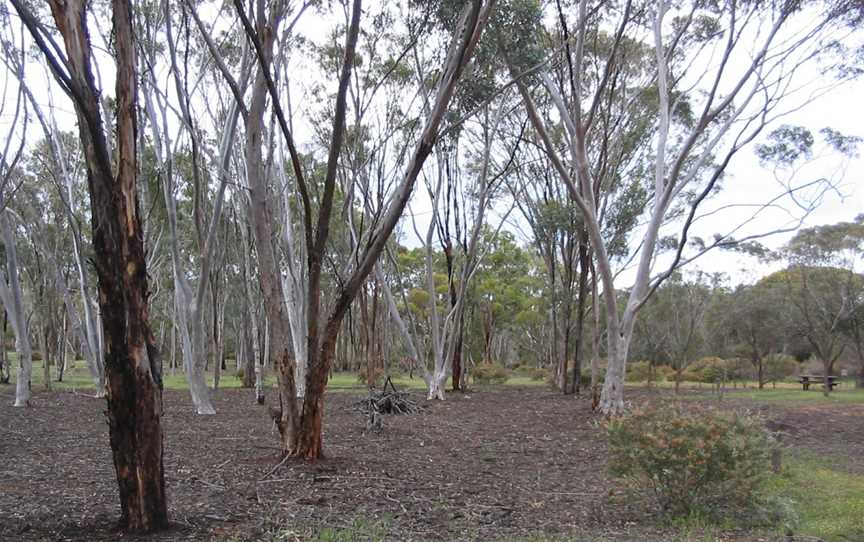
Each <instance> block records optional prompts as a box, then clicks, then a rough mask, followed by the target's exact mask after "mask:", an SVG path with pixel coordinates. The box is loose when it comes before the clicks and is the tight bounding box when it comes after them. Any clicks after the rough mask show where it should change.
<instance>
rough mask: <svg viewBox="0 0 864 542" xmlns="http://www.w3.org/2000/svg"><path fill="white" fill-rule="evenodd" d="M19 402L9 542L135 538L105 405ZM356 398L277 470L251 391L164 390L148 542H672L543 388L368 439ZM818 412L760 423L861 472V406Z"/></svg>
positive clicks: (60, 397) (565, 404)
mask: <svg viewBox="0 0 864 542" xmlns="http://www.w3.org/2000/svg"><path fill="white" fill-rule="evenodd" d="M13 392H14V390H13V389H12V388H11V387H10V386H5V387H2V388H0V540H122V539H136V538H135V537H124V536H122V535H121V534H120V533H117V532H115V530H114V529H113V525H114V524H115V522H116V519H117V516H118V513H119V506H118V503H117V497H116V485H115V482H114V473H113V467H112V464H111V455H110V450H109V448H108V435H107V424H106V422H105V418H104V414H103V412H104V410H105V404H104V401H103V400H98V399H93V398H91V397H88V396H86V395H81V394H72V393H54V394H44V393H43V394H40V393H36V395H35V397H34V401H33V405H34V406H33V407H32V408H29V409H15V408H12V407H11V406H10V405H11V403H12V393H13ZM359 397H360V396H358V395H356V394H351V393H330V394H329V395H328V397H327V401H326V409H327V410H326V412H325V429H324V430H325V435H324V442H325V453H326V454H327V458H326V459H324V460H322V461H320V462H319V463H317V464H314V465H312V464H307V463H302V462H295V461H291V462H288V463H286V464H284V465H282V466H278V468H275V469H274V467H277V465H278V463H279V453H278V449H277V448H276V442H277V440H276V434H275V432H274V428H273V427H272V425H271V423H270V422H269V420H268V418H267V416H266V413H265V412H264V410H263V408H262V407H259V406H257V405H254V404H253V399H252V393H251V392H250V391H248V390H225V391H219V392H217V393H216V395H215V397H214V402H215V404H216V408H217V410H218V414H217V415H216V416H210V417H202V416H196V415H195V414H193V413H192V411H191V408H190V401H189V398H188V395H187V394H186V393H185V392H177V391H167V392H166V393H165V401H164V402H165V417H164V424H165V433H166V438H165V442H166V449H165V472H166V482H167V486H168V492H169V498H170V503H169V506H170V515H171V519H172V522H173V525H172V528H171V530H170V531H168V532H166V533H162V534H160V535H158V536H155V537H149V538H147V540H226V539H227V540H264V539H276V538H275V535H274V533H276V532H277V531H278V532H280V533H281V536H282V538H280V539H281V540H307V539H309V538H310V537H312V536H313V534H314V533H316V532H320V530H321V529H325V528H329V529H339V528H346V527H351V526H352V525H353V526H354V527H355V530H356V531H358V532H363V533H367V534H375V535H376V536H382V537H384V538H386V539H388V540H404V541H410V540H416V541H421V540H422V541H426V540H514V539H515V540H524V539H532V540H536V539H550V538H553V539H554V538H556V537H562V538H563V537H567V538H573V539H577V540H597V541H600V540H609V541H612V540H615V541H626V540H638V541H641V542H655V541H656V542H660V541H667V540H675V539H676V536H677V534H676V532H675V531H670V530H668V529H665V528H663V527H661V526H659V525H658V523H657V521H656V519H655V518H654V517H653V516H652V515H651V511H650V509H649V508H648V507H647V506H646V504H645V503H642V502H639V501H635V500H634V499H632V498H630V497H626V496H625V494H624V493H623V492H622V491H621V490H620V488H618V487H617V486H616V485H615V484H614V483H613V482H611V481H610V480H609V479H608V478H607V476H606V474H605V461H604V457H605V453H604V452H605V443H604V439H603V436H602V432H601V431H600V430H599V429H598V428H597V426H596V418H594V417H593V416H592V415H591V413H590V407H589V404H588V402H587V400H585V399H575V398H572V397H562V396H560V395H559V394H556V393H553V392H551V391H547V390H541V389H537V388H531V389H518V388H500V389H495V390H483V391H478V392H475V393H468V394H465V395H462V394H456V395H452V396H448V400H447V401H445V402H443V403H437V402H436V403H429V404H427V405H424V406H425V407H426V408H424V409H423V411H422V412H421V413H419V414H415V415H411V416H391V417H387V418H386V420H385V426H384V429H383V430H382V431H381V432H377V433H367V432H365V423H364V418H363V417H362V416H361V415H360V414H359V413H357V412H355V411H353V410H352V409H351V408H350V406H351V404H352V403H354V402H355V401H356V400H357V399H358V398H359ZM631 398H632V397H631ZM812 408H815V407H810V406H808V407H796V408H791V407H777V408H774V407H771V408H770V409H769V412H767V413H766V414H767V415H768V417H769V418H770V419H772V420H773V423H779V424H781V425H788V426H789V427H806V425H805V424H803V423H799V422H801V419H802V417H804V418H806V420H807V423H812V419H813V417H814V416H816V417H817V418H816V419H820V418H818V416H822V415H824V416H826V417H830V419H831V420H832V423H834V425H833V428H834V429H833V430H832V431H830V432H828V433H827V435H817V434H811V433H808V432H807V431H806V430H803V429H802V430H801V431H799V433H798V434H795V435H793V438H792V440H793V441H794V442H795V445H800V446H803V447H805V448H812V449H813V450H814V451H815V452H817V453H830V454H834V455H838V456H841V455H842V456H843V457H846V458H849V462H850V467H849V468H850V469H853V470H855V471H856V472H857V471H858V470H859V469H860V470H861V471H862V472H864V459H862V457H861V454H860V450H861V449H864V416H862V415H861V414H864V409H862V408H860V407H859V406H858V405H855V406H851V405H850V406H849V412H850V414H849V415H846V414H843V415H842V416H841V415H838V414H837V412H836V411H826V412H821V411H819V410H818V409H817V411H816V412H813V411H811V410H808V409H812ZM853 411H854V413H852V412H853ZM838 416H839V417H838ZM838 420H839V422H838ZM817 425H818V424H817ZM790 434H792V433H791V431H790ZM856 450H857V452H856ZM724 536H725V537H724V540H740V541H744V540H747V541H750V540H770V539H767V538H765V537H759V536H757V534H756V533H745V532H730V533H726V534H725V535H724Z"/></svg>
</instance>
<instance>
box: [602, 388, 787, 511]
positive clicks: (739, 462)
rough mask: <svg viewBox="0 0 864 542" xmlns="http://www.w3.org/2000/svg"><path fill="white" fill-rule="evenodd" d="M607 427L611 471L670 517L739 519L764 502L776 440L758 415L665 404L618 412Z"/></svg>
mask: <svg viewBox="0 0 864 542" xmlns="http://www.w3.org/2000/svg"><path fill="white" fill-rule="evenodd" d="M606 429H607V433H608V436H609V444H610V462H609V467H610V471H611V473H612V474H613V475H614V476H617V477H621V478H624V479H627V480H629V481H630V482H631V483H632V484H633V487H634V488H635V489H636V490H637V491H640V492H642V493H645V494H647V495H648V496H650V497H653V498H654V499H656V502H657V504H658V506H659V508H660V510H661V512H662V513H663V514H665V515H667V516H669V517H672V518H686V517H690V516H693V515H703V516H706V517H715V518H717V519H720V518H722V517H735V518H736V519H741V517H742V516H741V514H742V513H743V512H748V513H752V512H754V511H755V510H758V509H759V508H760V506H754V505H760V504H761V503H763V502H764V491H765V482H766V481H767V478H768V473H769V472H770V446H771V440H770V436H769V435H768V434H767V433H766V432H765V430H764V429H763V425H762V420H761V419H760V418H758V417H755V416H752V415H736V414H727V413H721V412H717V411H713V410H709V409H704V408H699V407H697V406H695V405H687V408H686V410H685V408H684V407H682V406H680V405H669V404H667V405H661V406H659V407H649V408H647V409H644V410H636V411H633V412H632V413H630V414H628V415H625V416H622V417H619V418H614V419H612V420H610V421H609V422H607V424H606Z"/></svg>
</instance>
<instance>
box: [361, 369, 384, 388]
mask: <svg viewBox="0 0 864 542" xmlns="http://www.w3.org/2000/svg"><path fill="white" fill-rule="evenodd" d="M368 377H369V371H367V370H366V367H360V369H359V370H358V371H357V382H359V383H361V384H368V382H367V379H368ZM382 380H384V369H382V368H381V367H375V368H374V369H372V386H377V385H378V384H379V383H381V381H382Z"/></svg>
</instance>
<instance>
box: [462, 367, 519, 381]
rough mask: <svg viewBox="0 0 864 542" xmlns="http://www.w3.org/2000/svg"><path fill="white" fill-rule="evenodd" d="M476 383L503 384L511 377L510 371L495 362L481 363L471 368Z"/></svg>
mask: <svg viewBox="0 0 864 542" xmlns="http://www.w3.org/2000/svg"><path fill="white" fill-rule="evenodd" d="M471 377H472V378H473V379H474V382H475V383H476V384H503V383H504V382H507V380H509V379H510V371H508V370H507V369H505V368H504V367H502V366H500V365H496V364H494V363H481V364H480V365H478V366H476V367H474V368H473V369H471Z"/></svg>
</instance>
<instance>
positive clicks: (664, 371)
mask: <svg viewBox="0 0 864 542" xmlns="http://www.w3.org/2000/svg"><path fill="white" fill-rule="evenodd" d="M655 371H657V382H667V381H671V380H674V379H675V369H673V368H672V367H669V366H668V365H658V366H657V367H656V368H655Z"/></svg>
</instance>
